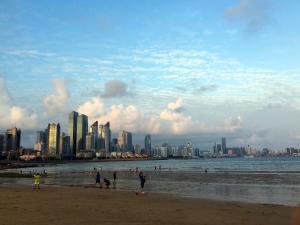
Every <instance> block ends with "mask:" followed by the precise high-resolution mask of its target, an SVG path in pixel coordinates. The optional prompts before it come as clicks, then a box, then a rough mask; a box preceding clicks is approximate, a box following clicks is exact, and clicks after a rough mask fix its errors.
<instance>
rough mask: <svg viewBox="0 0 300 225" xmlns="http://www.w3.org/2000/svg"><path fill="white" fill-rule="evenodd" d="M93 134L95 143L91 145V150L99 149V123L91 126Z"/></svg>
mask: <svg viewBox="0 0 300 225" xmlns="http://www.w3.org/2000/svg"><path fill="white" fill-rule="evenodd" d="M91 133H92V136H93V143H92V145H91V149H95V150H97V149H99V146H98V143H99V141H98V139H99V136H98V135H99V130H98V121H96V122H94V123H93V124H92V126H91Z"/></svg>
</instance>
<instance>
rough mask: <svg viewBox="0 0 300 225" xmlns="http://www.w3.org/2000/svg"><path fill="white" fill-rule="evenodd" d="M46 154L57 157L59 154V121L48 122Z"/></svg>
mask: <svg viewBox="0 0 300 225" xmlns="http://www.w3.org/2000/svg"><path fill="white" fill-rule="evenodd" d="M47 139H48V148H47V149H48V152H47V153H48V155H49V156H53V157H57V156H58V154H59V142H60V125H59V123H58V124H56V123H49V124H48V138H47Z"/></svg>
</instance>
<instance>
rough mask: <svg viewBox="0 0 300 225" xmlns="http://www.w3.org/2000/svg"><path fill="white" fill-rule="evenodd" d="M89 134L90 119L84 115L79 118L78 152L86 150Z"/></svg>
mask: <svg viewBox="0 0 300 225" xmlns="http://www.w3.org/2000/svg"><path fill="white" fill-rule="evenodd" d="M87 133H88V117H87V116H86V115H84V114H82V115H80V116H78V118H77V135H76V151H80V150H84V149H85V147H86V146H85V139H86V135H87Z"/></svg>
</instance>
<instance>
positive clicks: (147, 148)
mask: <svg viewBox="0 0 300 225" xmlns="http://www.w3.org/2000/svg"><path fill="white" fill-rule="evenodd" d="M145 153H146V154H147V155H151V153H152V152H151V135H150V134H147V135H146V136H145Z"/></svg>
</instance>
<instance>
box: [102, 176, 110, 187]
mask: <svg viewBox="0 0 300 225" xmlns="http://www.w3.org/2000/svg"><path fill="white" fill-rule="evenodd" d="M103 180H104V183H105V186H106V188H107V189H109V186H110V181H109V180H108V179H106V178H104V179H103Z"/></svg>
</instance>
